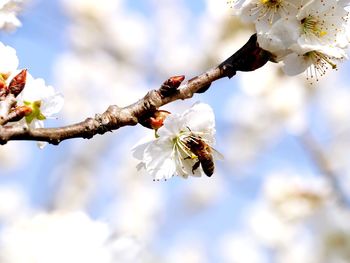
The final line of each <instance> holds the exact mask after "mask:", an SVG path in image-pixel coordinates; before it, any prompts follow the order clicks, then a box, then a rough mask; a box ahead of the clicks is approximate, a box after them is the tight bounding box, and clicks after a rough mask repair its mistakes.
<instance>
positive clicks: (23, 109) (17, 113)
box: [8, 105, 33, 122]
mask: <svg viewBox="0 0 350 263" xmlns="http://www.w3.org/2000/svg"><path fill="white" fill-rule="evenodd" d="M32 111H33V110H32V108H31V107H29V106H26V105H23V106H18V107H16V108H14V109H13V110H12V111H11V112H10V114H9V116H8V119H9V120H8V121H10V122H14V121H19V120H21V119H22V118H23V117H25V116H28V115H30V114H31V113H32Z"/></svg>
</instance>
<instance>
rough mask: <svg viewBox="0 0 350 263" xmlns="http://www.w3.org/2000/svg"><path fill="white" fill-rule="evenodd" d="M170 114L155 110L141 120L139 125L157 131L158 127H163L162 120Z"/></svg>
mask: <svg viewBox="0 0 350 263" xmlns="http://www.w3.org/2000/svg"><path fill="white" fill-rule="evenodd" d="M169 114H170V112H169V111H166V110H157V111H154V112H152V114H148V115H147V116H145V117H144V118H142V120H140V121H139V122H140V124H141V125H143V126H145V127H147V128H150V129H153V130H158V129H159V128H160V127H162V126H163V123H164V120H165V119H166V117H167V116H168V115H169Z"/></svg>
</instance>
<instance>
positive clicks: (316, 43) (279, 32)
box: [231, 0, 350, 79]
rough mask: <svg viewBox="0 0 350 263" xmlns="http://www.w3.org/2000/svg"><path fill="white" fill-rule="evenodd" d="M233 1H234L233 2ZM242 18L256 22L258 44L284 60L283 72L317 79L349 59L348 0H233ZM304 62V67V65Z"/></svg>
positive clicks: (278, 59)
mask: <svg viewBox="0 0 350 263" xmlns="http://www.w3.org/2000/svg"><path fill="white" fill-rule="evenodd" d="M231 2H232V1H231ZM234 2H235V4H234V8H235V9H237V10H238V11H239V12H237V13H238V14H239V15H240V16H241V18H242V20H244V21H250V22H254V24H255V27H256V31H257V35H258V43H259V46H260V47H261V48H263V49H265V50H267V51H269V52H271V53H272V54H273V55H275V56H276V60H277V61H280V60H284V64H285V67H284V71H285V72H286V73H287V74H288V75H296V74H299V73H302V72H303V71H305V70H306V71H307V72H308V75H311V77H315V78H316V79H318V76H322V75H324V73H325V72H326V69H328V68H333V69H334V68H336V64H335V61H337V60H338V61H339V60H342V59H344V58H347V55H346V52H345V49H346V48H348V47H349V40H350V37H349V22H348V15H349V12H348V10H347V8H348V7H349V1H347V0H344V1H343V0H328V1H323V0H309V1H305V0H293V1H284V0H245V1H242V0H241V1H238V2H237V1H234ZM301 65H302V66H301Z"/></svg>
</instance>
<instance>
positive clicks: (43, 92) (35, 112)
mask: <svg viewBox="0 0 350 263" xmlns="http://www.w3.org/2000/svg"><path fill="white" fill-rule="evenodd" d="M17 101H18V105H26V106H28V107H30V108H31V109H32V113H31V114H29V115H27V116H25V118H24V119H22V120H21V121H20V122H18V123H17V125H25V126H29V127H30V128H43V127H44V120H46V119H48V118H51V117H53V115H54V114H56V113H58V112H59V111H60V110H61V109H62V107H63V103H64V99H63V96H62V94H60V93H58V92H56V91H55V90H54V88H53V87H52V86H46V84H45V81H44V80H43V79H41V78H38V79H34V78H33V77H32V76H31V75H30V74H29V73H27V79H26V85H25V87H24V89H23V91H22V92H21V93H20V94H19V96H18V98H17ZM46 144H47V143H45V142H38V146H39V147H40V148H43V147H45V146H46Z"/></svg>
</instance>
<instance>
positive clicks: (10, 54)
mask: <svg viewBox="0 0 350 263" xmlns="http://www.w3.org/2000/svg"><path fill="white" fill-rule="evenodd" d="M0 58H1V59H0V77H1V78H2V79H3V80H7V79H8V77H9V76H10V75H11V74H12V73H13V72H14V71H15V70H16V69H17V67H18V63H19V61H18V57H17V55H16V50H15V49H14V48H12V47H10V46H6V45H4V44H3V43H2V42H0Z"/></svg>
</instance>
